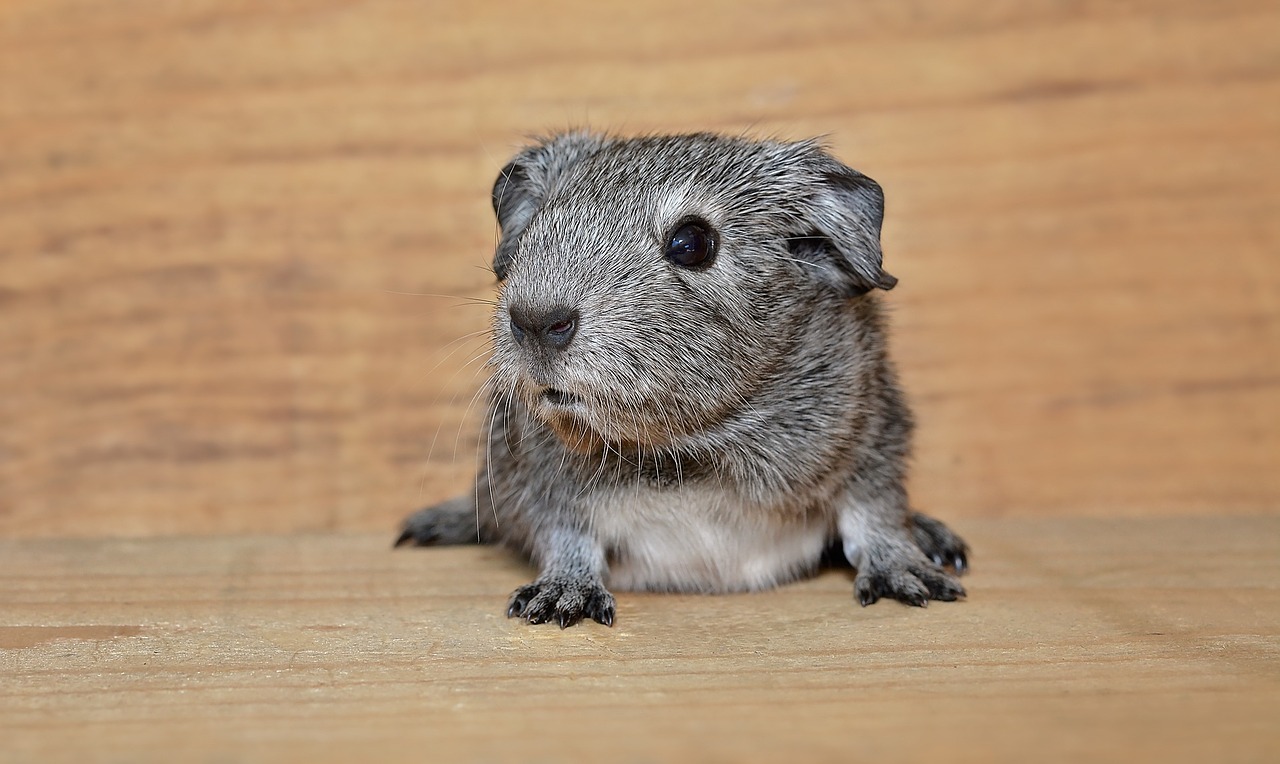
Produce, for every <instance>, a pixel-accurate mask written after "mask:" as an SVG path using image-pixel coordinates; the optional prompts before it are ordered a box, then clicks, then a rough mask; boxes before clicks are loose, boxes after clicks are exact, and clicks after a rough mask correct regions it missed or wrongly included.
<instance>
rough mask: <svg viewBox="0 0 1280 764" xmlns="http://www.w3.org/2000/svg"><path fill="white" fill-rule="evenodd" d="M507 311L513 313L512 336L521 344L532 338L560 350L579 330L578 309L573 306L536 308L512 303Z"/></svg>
mask: <svg viewBox="0 0 1280 764" xmlns="http://www.w3.org/2000/svg"><path fill="white" fill-rule="evenodd" d="M507 312H508V313H509V314H510V315H511V336H512V338H514V339H515V341H516V342H518V343H521V344H523V343H524V342H525V341H526V340H528V339H530V338H532V339H533V340H534V341H535V342H537V343H538V344H540V345H545V346H547V347H550V348H555V349H556V350H559V349H561V348H564V347H565V346H567V345H568V344H569V342H570V340H572V339H573V335H574V334H576V333H577V332H578V320H579V316H578V311H576V310H573V309H572V308H566V307H563V306H557V307H554V308H551V309H549V310H536V309H531V308H527V307H523V306H516V305H511V306H509V307H508V308H507Z"/></svg>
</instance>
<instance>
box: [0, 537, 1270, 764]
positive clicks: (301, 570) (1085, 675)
mask: <svg viewBox="0 0 1280 764" xmlns="http://www.w3.org/2000/svg"><path fill="white" fill-rule="evenodd" d="M961 530H963V531H964V532H965V533H966V534H968V535H969V537H970V539H971V541H972V542H973V545H974V548H975V550H976V555H975V558H974V559H975V568H974V572H973V574H972V575H971V576H969V577H968V579H967V584H968V586H969V591H970V597H969V599H968V600H967V601H965V602H962V603H957V604H946V603H935V604H934V605H933V606H931V607H929V608H928V609H912V608H907V607H904V606H900V605H897V604H896V603H879V604H877V605H874V606H872V607H869V608H865V609H863V608H859V607H856V606H855V605H854V604H853V598H852V587H851V584H850V581H849V580H848V577H847V576H846V575H845V574H843V573H837V572H832V573H827V574H824V575H822V576H820V577H818V578H816V579H813V580H809V581H806V582H802V583H799V584H795V585H791V586H787V587H784V588H782V589H780V590H776V591H773V592H768V593H762V594H752V595H738V596H721V597H711V596H674V595H643V594H626V593H623V594H620V595H619V598H618V622H617V624H616V626H615V627H614V628H612V629H610V628H605V627H603V626H599V625H598V624H586V625H583V626H579V627H574V628H572V629H568V630H564V631H561V630H560V629H558V628H556V627H555V626H551V625H547V626H543V627H532V626H528V625H526V624H523V623H521V622H517V621H514V620H508V619H506V618H505V617H503V615H502V609H503V605H504V602H505V597H506V594H507V592H508V591H509V590H511V589H512V588H514V587H515V586H517V585H518V584H520V583H523V582H524V581H525V580H526V578H527V576H528V575H529V571H527V570H526V569H525V568H524V567H523V566H522V565H520V564H519V563H517V562H515V561H513V559H512V558H511V557H509V556H508V555H506V554H505V553H502V552H500V551H498V550H493V549H487V548H462V549H435V550H398V551H395V552H393V551H391V550H390V549H389V543H388V542H389V540H390V539H389V538H388V537H387V536H386V535H376V536H350V535H343V536H333V535H315V536H302V537H237V538H174V539H153V540H114V541H112V540H48V541H43V540H38V541H24V542H15V541H7V542H0V585H2V586H3V591H4V599H5V606H4V607H3V608H0V624H2V625H0V679H2V681H0V697H3V702H2V703H0V727H2V728H3V729H4V730H5V734H4V738H3V742H0V751H3V754H4V756H3V758H7V759H9V760H14V761H77V762H79V761H87V760H110V761H160V760H170V759H171V758H172V757H173V756H174V755H175V754H176V753H178V752H180V753H181V756H182V758H183V759H186V760H195V761H212V760H244V759H246V758H251V759H253V760H255V761H293V760H312V761H340V760H348V761H349V760H353V759H356V758H359V759H361V760H370V761H399V760H420V759H421V758H423V757H424V756H425V757H427V758H430V759H432V760H463V759H478V760H489V761H497V760H519V761H535V762H536V761H560V760H566V759H568V760H574V759H586V758H588V757H590V758H591V759H593V760H594V759H600V758H609V759H617V760H621V761H658V760H662V761H748V760H779V761H780V760H786V761H804V760H817V759H819V758H825V759H832V760H850V759H857V758H863V757H875V758H877V759H881V760H905V759H912V760H935V761H936V760H946V761H958V762H999V761H1017V762H1024V761H1029V760H1035V761H1081V760H1088V761H1117V762H1119V761H1125V762H1128V761H1169V762H1180V761H1187V762H1198V761H1222V762H1244V761H1273V760H1275V759H1276V757H1277V756H1280V725H1278V724H1277V721H1276V720H1277V719H1280V584H1278V583H1277V582H1280V519H1277V518H1275V517H1270V518H1262V517H1254V518H1225V517H1215V518H1199V519H1196V518H1182V519H1159V518H1148V519H1056V520H1047V519H1035V520H1030V519H1022V520H1015V519H1009V520H983V521H972V522H969V523H966V524H964V526H963V527H962V528H961Z"/></svg>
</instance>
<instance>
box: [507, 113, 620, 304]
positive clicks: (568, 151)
mask: <svg viewBox="0 0 1280 764" xmlns="http://www.w3.org/2000/svg"><path fill="white" fill-rule="evenodd" d="M604 140H605V139H604V138H603V137H601V136H599V135H596V134H594V133H589V132H570V133H562V134H560V135H557V136H553V137H551V138H548V139H546V140H544V141H542V142H540V143H537V144H534V145H532V146H529V147H526V148H525V149H524V150H523V151H521V152H520V153H519V154H517V155H516V157H515V159H512V160H511V161H510V162H508V163H507V166H506V167H503V168H502V171H501V172H499V173H498V178H497V180H495V181H494V182H493V212H494V214H495V215H496V216H497V218H498V228H499V229H500V231H501V232H500V234H499V237H500V238H499V239H498V247H497V250H496V251H495V252H494V254H493V272H494V274H496V275H497V277H498V280H499V281H503V280H504V279H506V277H507V271H508V270H510V268H511V263H512V261H513V260H514V259H515V255H516V250H517V249H518V246H519V244H520V235H521V234H523V233H524V230H525V228H527V227H528V226H529V221H530V220H532V219H533V216H534V213H536V212H537V211H538V210H539V209H540V208H541V207H542V205H543V203H544V202H545V201H546V200H547V196H548V195H549V194H550V193H551V192H552V190H554V189H555V187H556V185H557V184H558V183H559V182H560V180H561V177H562V176H563V175H564V174H565V172H566V171H567V170H568V169H569V168H570V167H572V166H573V165H575V164H577V163H578V162H580V161H581V160H582V159H583V158H584V157H587V156H589V155H590V154H591V153H593V152H594V151H596V150H597V149H598V148H600V146H601V145H603V143H604Z"/></svg>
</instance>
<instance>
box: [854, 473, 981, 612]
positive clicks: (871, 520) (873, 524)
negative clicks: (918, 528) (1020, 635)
mask: <svg viewBox="0 0 1280 764" xmlns="http://www.w3.org/2000/svg"><path fill="white" fill-rule="evenodd" d="M905 503H906V497H905V495H903V494H901V493H900V492H899V491H895V490H889V491H887V492H886V493H885V494H880V495H874V496H873V495H866V494H863V493H862V492H854V493H853V494H852V495H850V496H849V497H848V498H847V501H846V502H845V504H844V506H842V507H841V508H840V512H839V515H838V517H837V521H836V522H837V528H838V530H839V532H840V540H841V543H842V544H843V546H844V555H845V558H846V559H848V560H849V564H850V565H852V566H853V567H855V568H857V571H858V572H857V574H856V575H855V577H854V581H853V587H854V592H855V593H856V595H857V597H858V602H860V603H861V604H862V605H863V606H866V605H870V604H871V603H873V602H875V601H876V600H878V599H880V598H881V597H889V598H891V599H895V600H898V601H900V602H905V603H907V604H908V605H915V606H917V607H925V606H926V605H928V604H929V600H931V599H932V600H943V601H947V602H950V601H954V600H956V599H959V598H960V597H963V596H965V592H964V587H963V586H961V585H960V582H959V581H957V580H956V579H955V578H954V577H953V576H952V575H951V574H949V573H947V572H946V571H945V570H943V569H942V567H941V566H940V565H938V564H937V563H935V562H934V561H933V560H930V559H929V558H928V557H926V556H925V553H924V551H923V550H922V549H921V547H920V545H919V544H918V543H917V542H916V539H915V538H914V536H913V530H912V528H911V524H910V521H909V513H908V512H907V509H906V506H905ZM957 538H958V537H957Z"/></svg>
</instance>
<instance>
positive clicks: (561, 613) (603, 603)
mask: <svg viewBox="0 0 1280 764" xmlns="http://www.w3.org/2000/svg"><path fill="white" fill-rule="evenodd" d="M614 609H615V604H614V600H613V595H612V594H610V593H609V591H608V590H607V589H605V588H604V585H603V584H601V583H600V582H599V581H596V580H594V579H590V578H569V577H563V576H544V577H541V578H539V579H538V580H537V581H534V582H533V583H531V584H526V585H525V586H522V587H520V588H519V589H516V590H515V591H514V592H512V594H511V602H510V603H509V604H508V605H507V617H508V618H515V617H520V618H523V619H525V620H526V621H528V622H529V623H547V622H548V621H555V622H556V623H559V624H560V628H562V629H563V628H566V627H569V626H572V625H574V624H575V623H577V622H579V621H581V620H582V619H583V618H590V619H591V620H593V621H596V622H597V623H602V624H604V625H605V626H612V625H613V615H614Z"/></svg>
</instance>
